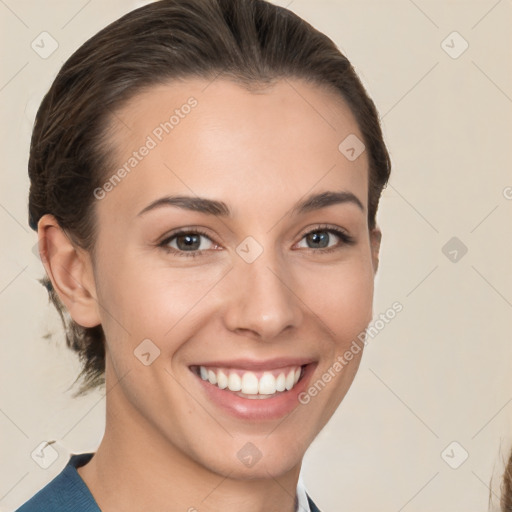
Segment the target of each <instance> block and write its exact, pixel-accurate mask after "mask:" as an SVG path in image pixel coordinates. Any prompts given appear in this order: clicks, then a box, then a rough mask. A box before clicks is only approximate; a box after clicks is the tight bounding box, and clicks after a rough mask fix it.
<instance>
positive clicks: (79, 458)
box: [15, 452, 320, 512]
mask: <svg viewBox="0 0 512 512" xmlns="http://www.w3.org/2000/svg"><path fill="white" fill-rule="evenodd" d="M93 455H94V453H93V452H90V453H79V454H72V455H71V457H70V459H69V461H68V463H67V464H66V466H65V467H64V469H63V470H62V471H61V472H60V473H59V474H58V475H57V476H56V477H55V478H54V479H53V480H51V481H50V482H49V483H48V484H47V485H46V486H45V487H43V488H42V489H41V490H40V491H39V492H37V493H36V494H35V495H34V496H32V498H30V499H29V500H28V501H27V502H26V503H24V504H23V505H22V506H21V507H20V508H18V509H17V510H16V511H15V512H101V509H100V507H99V506H98V504H97V503H96V500H95V499H94V497H93V495H92V494H91V491H89V488H88V487H87V485H85V482H84V481H83V480H82V477H81V476H80V475H79V474H78V471H77V470H76V468H79V467H80V466H84V465H85V464H87V463H88V462H89V460H91V458H92V456H93ZM301 485H302V484H301V482H299V486H298V488H297V496H298V501H299V505H298V507H297V512H320V510H319V509H318V507H317V506H316V505H315V504H314V503H313V500H312V499H311V498H310V497H309V496H308V495H307V493H306V491H305V489H304V488H303V487H302V486H301ZM304 496H305V497H306V499H307V502H306V501H305V500H304Z"/></svg>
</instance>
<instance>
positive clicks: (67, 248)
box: [37, 214, 101, 327]
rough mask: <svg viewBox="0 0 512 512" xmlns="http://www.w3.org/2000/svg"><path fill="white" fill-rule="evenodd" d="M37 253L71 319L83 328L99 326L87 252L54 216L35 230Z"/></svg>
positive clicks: (48, 215)
mask: <svg viewBox="0 0 512 512" xmlns="http://www.w3.org/2000/svg"><path fill="white" fill-rule="evenodd" d="M37 233H38V240H39V254H40V256H41V260H42V262H43V265H44V268H45V270H46V273H47V274H48V278H49V279H50V281H51V283H52V285H53V289H54V290H55V292H56V293H57V295H58V296H59V298H60V300H61V302H62V303H63V304H64V306H65V307H66V309H67V310H68V311H69V314H70V315H71V318H72V319H73V320H74V321H75V322H76V323H77V324H78V325H81V326H82V327H95V326H96V325H99V324H100V323H101V319H100V315H99V307H98V301H97V294H96V286H95V281H94V274H93V269H92V262H91V259H90V256H89V253H88V252H87V251H85V250H83V249H81V248H80V247H77V246H76V245H75V244H74V243H73V242H72V241H71V240H70V238H69V236H68V235H67V234H66V233H65V231H63V229H62V228H61V227H60V226H59V224H58V222H57V220H56V219H55V217H54V216H53V215H50V214H46V215H43V216H42V217H41V219H40V220H39V223H38V227H37Z"/></svg>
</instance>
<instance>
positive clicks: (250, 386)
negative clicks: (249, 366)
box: [242, 372, 258, 395]
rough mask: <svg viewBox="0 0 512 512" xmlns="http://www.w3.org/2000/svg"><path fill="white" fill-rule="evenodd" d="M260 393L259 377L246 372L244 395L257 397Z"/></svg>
mask: <svg viewBox="0 0 512 512" xmlns="http://www.w3.org/2000/svg"><path fill="white" fill-rule="evenodd" d="M257 392H258V377H256V375H254V373H252V372H245V373H244V374H243V376H242V393H245V394H246V395H255V394H256V393H257Z"/></svg>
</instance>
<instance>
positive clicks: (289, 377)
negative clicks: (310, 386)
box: [208, 370, 295, 391]
mask: <svg viewBox="0 0 512 512" xmlns="http://www.w3.org/2000/svg"><path fill="white" fill-rule="evenodd" d="M208 373H209V372H208ZM294 381H295V371H294V370H290V372H289V373H288V375H287V376H286V389H287V390H288V391H290V389H292V388H293V385H294V384H295V382H294Z"/></svg>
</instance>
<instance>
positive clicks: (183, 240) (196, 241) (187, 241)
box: [158, 229, 216, 257]
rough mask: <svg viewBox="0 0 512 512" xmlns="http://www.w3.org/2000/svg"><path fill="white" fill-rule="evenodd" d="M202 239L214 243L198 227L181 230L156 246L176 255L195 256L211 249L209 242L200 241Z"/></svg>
mask: <svg viewBox="0 0 512 512" xmlns="http://www.w3.org/2000/svg"><path fill="white" fill-rule="evenodd" d="M202 239H207V240H209V242H210V244H211V245H213V246H215V245H216V244H215V243H214V242H213V241H212V240H211V238H210V237H209V236H208V235H207V234H206V233H205V232H204V231H201V230H199V229H193V230H192V229H190V230H181V231H178V232H176V233H174V234H172V235H171V236H168V237H167V238H165V239H164V240H162V241H161V242H160V243H159V244H158V246H159V247H161V248H162V249H164V251H166V252H170V253H173V254H176V255H177V256H185V257H195V256H200V255H201V254H202V253H203V252H204V251H207V250H208V249H212V247H211V246H210V247H209V244H208V243H206V244H204V243H202Z"/></svg>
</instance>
